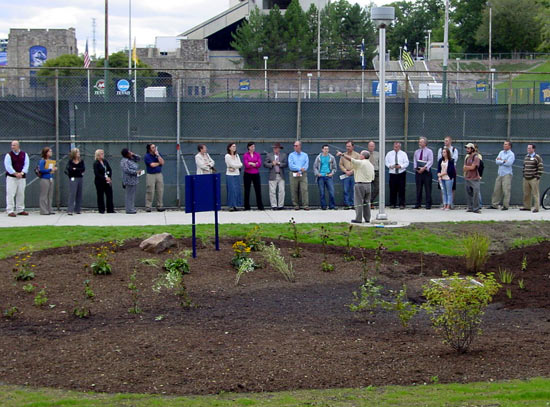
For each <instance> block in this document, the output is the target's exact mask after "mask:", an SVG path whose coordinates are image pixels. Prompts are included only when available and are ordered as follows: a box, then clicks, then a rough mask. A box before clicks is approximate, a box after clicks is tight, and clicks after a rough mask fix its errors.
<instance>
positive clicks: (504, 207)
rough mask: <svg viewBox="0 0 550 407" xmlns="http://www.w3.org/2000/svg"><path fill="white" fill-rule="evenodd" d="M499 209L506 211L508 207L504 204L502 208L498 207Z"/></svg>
mask: <svg viewBox="0 0 550 407" xmlns="http://www.w3.org/2000/svg"><path fill="white" fill-rule="evenodd" d="M500 210H501V211H507V210H508V208H507V207H506V206H503V207H502V208H500Z"/></svg>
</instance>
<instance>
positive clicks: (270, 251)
mask: <svg viewBox="0 0 550 407" xmlns="http://www.w3.org/2000/svg"><path fill="white" fill-rule="evenodd" d="M262 256H263V258H264V259H265V261H266V262H267V263H268V264H269V265H270V266H271V267H273V268H274V269H275V270H276V271H278V272H279V273H281V274H282V275H283V277H284V278H285V279H286V280H287V281H290V282H294V281H295V280H296V275H295V273H294V268H293V266H292V262H289V263H287V262H286V261H285V258H284V257H283V255H282V254H281V249H279V248H278V247H276V246H275V245H274V244H273V242H271V244H270V245H268V246H266V247H265V248H264V250H263V251H262Z"/></svg>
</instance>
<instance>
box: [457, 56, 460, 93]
mask: <svg viewBox="0 0 550 407" xmlns="http://www.w3.org/2000/svg"><path fill="white" fill-rule="evenodd" d="M459 74H460V58H457V59H456V87H457V88H458V75H459Z"/></svg>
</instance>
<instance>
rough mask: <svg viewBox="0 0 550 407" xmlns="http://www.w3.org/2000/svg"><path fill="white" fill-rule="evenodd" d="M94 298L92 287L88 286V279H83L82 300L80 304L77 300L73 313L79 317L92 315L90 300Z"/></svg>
mask: <svg viewBox="0 0 550 407" xmlns="http://www.w3.org/2000/svg"><path fill="white" fill-rule="evenodd" d="M94 298H95V294H94V292H93V290H92V287H90V280H84V300H83V301H82V303H80V304H78V302H77V304H76V306H75V307H74V308H73V315H74V316H75V317H77V318H81V319H83V318H89V317H90V316H91V315H92V311H91V310H90V302H91V301H93V300H94ZM75 302H76V300H75Z"/></svg>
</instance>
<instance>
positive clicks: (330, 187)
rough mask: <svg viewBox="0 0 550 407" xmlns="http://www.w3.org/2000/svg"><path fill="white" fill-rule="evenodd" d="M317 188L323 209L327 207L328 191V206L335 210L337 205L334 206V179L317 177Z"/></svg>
mask: <svg viewBox="0 0 550 407" xmlns="http://www.w3.org/2000/svg"><path fill="white" fill-rule="evenodd" d="M317 186H318V187H319V195H320V199H321V208H323V209H325V208H326V207H327V202H326V198H325V193H326V191H325V189H326V190H327V191H328V206H329V208H330V209H334V208H335V207H336V205H335V204H334V181H333V179H332V177H326V176H325V177H323V176H321V177H317Z"/></svg>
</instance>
